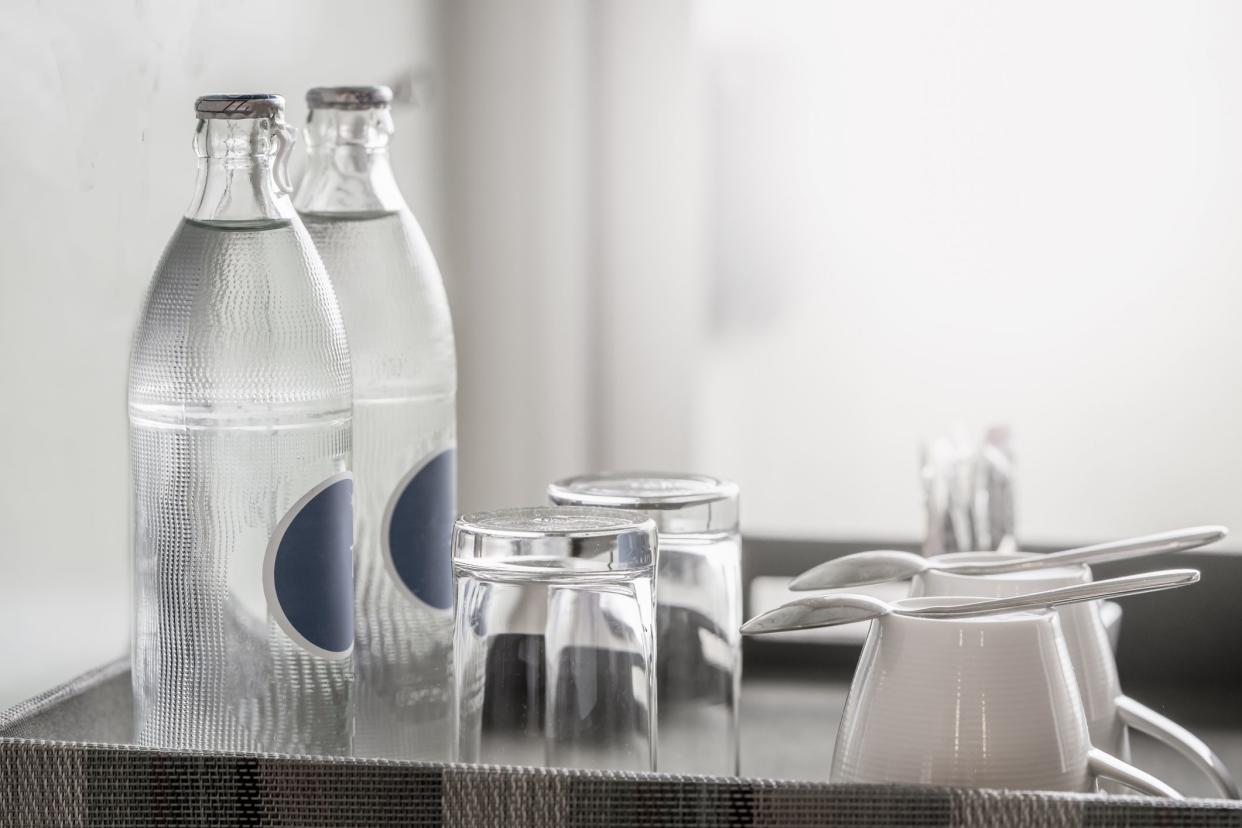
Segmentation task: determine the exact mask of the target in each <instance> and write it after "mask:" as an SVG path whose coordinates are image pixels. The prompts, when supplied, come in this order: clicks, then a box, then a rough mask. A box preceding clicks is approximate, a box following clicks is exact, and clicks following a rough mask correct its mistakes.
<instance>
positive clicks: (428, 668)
mask: <svg viewBox="0 0 1242 828" xmlns="http://www.w3.org/2000/svg"><path fill="white" fill-rule="evenodd" d="M389 98H390V93H389V92H388V91H387V90H386V89H384V88H383V87H357V88H352V87H343V88H325V89H316V90H312V91H311V93H310V94H308V96H307V100H308V103H309V105H310V107H311V109H310V120H309V122H308V125H307V130H306V136H307V143H308V147H309V155H308V165H307V172H306V175H305V177H304V178H303V179H302V181H301V183H300V184H299V187H298V193H297V196H296V198H295V204H296V206H297V208H298V210H299V212H300V214H301V216H302V220H303V221H304V222H305V224H306V227H307V230H308V231H309V232H310V235H311V237H312V238H313V239H314V242H315V246H316V247H317V248H318V250H319V253H320V255H321V256H322V257H323V261H324V264H325V266H326V267H327V270H328V273H329V275H330V277H331V279H332V282H333V285H334V286H335V288H336V293H337V297H338V299H339V301H340V305H341V312H342V314H343V316H344V319H345V327H346V330H347V331H348V333H349V341H350V349H351V355H352V358H353V371H354V378H353V379H354V442H353V446H354V475H355V486H356V490H355V532H356V535H355V538H356V539H355V546H354V552H355V560H356V571H355V581H356V589H357V614H356V620H355V630H356V635H357V648H356V650H355V656H354V657H355V659H356V671H357V678H358V683H357V687H356V689H355V695H356V700H357V735H356V740H355V752H356V753H357V755H360V756H369V757H387V758H397V759H423V760H445V759H447V758H448V757H449V755H450V752H451V721H450V715H451V711H450V696H449V694H450V692H451V689H452V677H451V672H450V671H451V667H452V654H451V649H450V648H451V644H452V610H451V607H450V602H451V597H452V584H451V570H450V563H449V557H450V551H449V543H450V539H451V535H450V533H451V530H452V524H453V520H454V518H455V517H456V459H455V453H454V449H455V444H456V411H455V404H456V371H457V367H456V357H455V351H454V343H453V330H452V323H451V319H450V316H449V306H448V301H447V298H446V296H445V291H444V285H443V282H442V281H441V278H440V271H439V269H438V268H437V266H436V261H435V258H434V256H433V255H432V251H431V248H430V247H429V246H428V244H427V240H426V238H425V237H424V235H423V232H422V229H421V228H420V227H419V225H418V222H417V221H416V220H415V218H414V216H413V215H412V214H411V213H410V210H409V209H408V208H407V206H406V204H405V201H404V200H403V199H402V197H401V193H400V191H399V190H398V188H397V184H396V181H395V179H394V177H393V173H392V169H391V167H390V165H389V158H388V142H389V137H390V135H391V133H392V119H391V117H390V114H389V109H388V99H389ZM437 458H438V460H439V462H438V463H437V464H436V465H435V466H434V467H433V468H432V471H433V472H434V473H435V474H436V477H435V479H434V480H429V479H427V476H426V475H424V474H423V470H424V469H426V468H428V464H429V463H431V461H432V460H434V459H437ZM420 475H422V479H421V480H418V481H416V478H418V477H419V476H420ZM411 485H415V486H421V488H420V489H419V490H418V491H417V492H416V491H414V490H411V493H410V495H409V496H410V497H416V498H421V502H418V503H412V504H410V505H409V507H408V509H409V510H413V511H412V514H413V515H414V516H413V517H412V518H411V519H410V520H409V521H408V522H409V523H411V524H413V525H412V526H407V525H404V524H401V525H399V524H398V523H395V522H394V520H393V514H394V508H395V504H396V503H397V502H398V498H399V497H401V496H402V494H403V492H404V490H405V489H406V488H407V487H410V486H411ZM428 487H439V488H441V489H442V490H443V491H441V492H439V493H438V494H437V493H436V492H428V491H427V488H428ZM400 514H404V512H402V513H400ZM394 533H395V536H394ZM412 535H417V536H418V537H417V538H416V537H412ZM410 571H416V572H418V573H419V574H418V575H417V576H415V577H413V578H411V577H409V575H408V573H409V572H410ZM403 573H406V575H405V577H404V578H403Z"/></svg>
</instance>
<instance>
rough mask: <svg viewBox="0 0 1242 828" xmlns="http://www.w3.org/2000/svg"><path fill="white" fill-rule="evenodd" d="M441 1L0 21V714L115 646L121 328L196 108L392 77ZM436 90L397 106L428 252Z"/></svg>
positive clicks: (221, 3)
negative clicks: (418, 103)
mask: <svg viewBox="0 0 1242 828" xmlns="http://www.w3.org/2000/svg"><path fill="white" fill-rule="evenodd" d="M435 24H436V14H435V9H434V8H433V7H432V5H431V4H430V3H428V2H402V0H382V1H381V2H372V3H368V4H367V5H366V6H365V7H353V8H347V7H346V6H344V5H342V4H340V3H337V2H331V0H310V1H309V2H307V1H306V0H303V2H297V3H294V2H287V1H286V2H276V0H250V1H249V2H241V1H240V0H211V1H210V2H208V1H207V0H198V1H197V2H178V3H156V2H144V1H143V0H137V1H136V2H134V1H133V0H124V1H123V0H92V2H70V1H69V0H54V2H27V1H26V0H16V2H9V3H7V4H6V5H5V8H4V13H3V15H0V74H3V76H4V77H5V95H4V101H3V103H2V104H0V106H2V107H3V110H4V118H3V122H4V128H3V130H0V158H2V159H3V165H4V172H3V174H2V180H3V183H0V353H3V359H0V389H3V390H2V392H0V393H2V394H3V396H2V397H0V400H2V402H3V405H2V406H0V433H3V435H4V441H5V460H6V463H5V474H4V475H3V476H2V477H0V614H2V615H0V617H2V618H3V620H4V623H3V624H0V654H2V655H3V658H4V662H5V665H6V666H5V669H4V670H2V671H0V706H3V705H5V704H7V703H9V702H12V701H15V700H17V699H18V698H21V697H23V696H26V695H28V694H30V693H33V692H35V691H38V690H42V689H44V688H46V687H49V686H51V685H52V684H54V683H56V682H59V681H62V680H64V679H67V678H69V677H71V676H72V675H74V674H75V673H77V672H80V671H81V670H84V669H86V668H88V667H91V666H94V665H97V664H99V663H102V662H103V661H105V660H107V659H109V658H113V657H116V656H119V655H121V654H123V653H124V652H125V648H126V646H127V643H128V627H129V611H128V589H129V553H128V533H129V483H128V473H129V472H128V454H127V444H126V440H127V437H126V434H127V431H126V419H125V376H126V368H127V366H126V359H127V355H128V351H129V336H130V332H131V329H132V326H133V323H134V321H135V319H136V317H137V313H138V309H139V307H140V305H141V303H142V298H143V294H144V291H145V289H146V286H147V282H148V280H149V279H150V276H151V272H152V270H153V269H154V267H155V263H156V260H157V258H158V257H159V254H160V251H161V249H162V248H163V246H164V244H165V242H166V241H167V240H168V237H169V235H170V234H171V233H172V231H173V229H174V228H175V226H176V223H177V221H178V220H179V217H180V215H181V213H182V211H183V210H184V208H185V205H186V204H187V203H188V201H189V198H190V195H191V188H192V186H193V183H194V170H195V159H194V153H193V150H192V149H191V147H190V139H191V137H192V135H193V131H194V116H193V109H192V106H193V102H194V98H195V97H196V96H197V95H200V94H203V93H207V92H240V91H262V92H267V91H272V92H279V93H282V94H284V95H285V96H286V98H287V99H288V104H289V113H290V122H291V123H293V124H295V125H298V124H300V123H301V122H302V121H303V120H304V119H305V114H306V110H305V107H304V105H303V102H302V95H303V93H304V92H305V90H306V89H307V88H309V87H311V86H315V85H319V84H332V83H374V82H388V81H390V80H392V79H396V78H399V77H401V76H402V75H403V74H404V73H406V72H408V71H410V70H417V69H418V68H419V67H420V66H421V65H422V64H424V63H425V62H427V61H433V60H434V58H435V49H436V47H437V45H438V39H436V38H435V37H434V34H435V28H434V27H435ZM436 111H437V110H436V102H435V100H432V101H430V102H429V103H428V106H426V107H424V108H421V109H417V110H409V109H398V110H397V112H396V118H397V122H398V129H399V130H400V139H399V140H398V142H397V143H396V144H395V146H394V153H395V155H396V156H397V157H396V159H395V163H396V167H397V174H398V177H399V178H400V179H401V184H402V187H403V189H404V191H405V193H406V196H407V198H408V199H409V200H410V201H411V203H412V206H413V208H414V210H415V211H416V212H417V213H418V214H419V215H420V216H422V217H423V218H424V224H425V226H426V228H427V231H428V234H429V236H430V237H431V242H432V244H433V246H434V245H436V244H437V242H438V239H439V236H440V234H441V233H442V226H441V224H440V222H439V221H438V217H439V215H440V210H439V206H438V199H439V196H438V187H439V177H438V176H439V172H438V170H439V167H438V165H437V164H435V163H434V159H435V158H436V157H437V154H438V150H437V146H436V142H437V141H438V135H439V132H438V127H437V125H436V123H435V120H436Z"/></svg>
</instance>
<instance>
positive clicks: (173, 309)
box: [130, 219, 350, 404]
mask: <svg viewBox="0 0 1242 828" xmlns="http://www.w3.org/2000/svg"><path fill="white" fill-rule="evenodd" d="M349 394H350V360H349V347H348V341H347V338H346V332H345V327H344V323H343V320H342V318H341V314H340V308H339V306H338V304H337V301H336V297H335V294H334V291H333V289H332V286H331V282H330V281H329V279H328V276H327V273H326V271H325V269H324V267H323V265H322V262H321V261H320V259H319V257H318V255H317V254H316V252H315V249H314V247H313V245H312V244H311V242H310V239H309V236H307V234H306V232H305V230H304V229H303V228H302V226H301V224H300V222H298V221H297V220H296V219H293V220H284V221H272V222H266V223H259V224H253V223H251V224H248V226H237V225H234V226H227V225H222V224H220V223H216V222H212V223H203V222H196V221H191V220H188V219H187V220H185V221H183V222H182V224H181V226H180V227H179V228H178V229H177V231H176V232H175V233H174V235H173V237H172V239H171V240H170V241H169V244H168V246H167V248H166V249H165V251H164V255H163V256H162V258H161V259H160V263H159V265H158V266H157V268H156V271H155V275H154V276H153V278H152V281H151V286H150V288H149V290H148V293H147V297H146V301H145V303H144V306H143V309H142V312H141V315H140V318H139V323H138V327H137V330H136V332H135V335H134V339H133V346H132V350H131V358H130V396H131V400H133V399H140V400H148V401H159V400H166V401H180V402H186V403H190V404H194V403H195V402H196V401H199V402H206V403H216V402H221V401H229V400H235V401H236V400H245V401H254V402H270V403H297V402H298V401H305V400H321V401H332V400H339V399H341V398H342V397H343V396H344V397H346V398H347V397H348V396H349Z"/></svg>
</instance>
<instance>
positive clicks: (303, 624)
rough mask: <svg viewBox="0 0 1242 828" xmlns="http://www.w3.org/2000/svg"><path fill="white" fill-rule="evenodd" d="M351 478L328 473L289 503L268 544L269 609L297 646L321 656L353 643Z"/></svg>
mask: <svg viewBox="0 0 1242 828" xmlns="http://www.w3.org/2000/svg"><path fill="white" fill-rule="evenodd" d="M353 543H354V479H353V475H351V474H350V473H349V472H342V473H341V474H338V475H335V476H333V477H330V478H328V479H327V480H325V481H324V482H322V483H320V484H319V485H318V486H316V487H315V488H313V489H311V490H310V491H309V492H307V493H306V494H305V495H303V496H302V497H301V499H299V500H298V502H297V503H295V504H293V508H291V509H290V510H289V512H288V513H287V514H286V515H285V516H284V518H283V519H281V521H280V523H279V524H277V526H276V531H275V532H273V533H272V539H271V540H270V541H269V542H268V545H267V557H266V559H265V561H264V584H263V586H264V591H265V592H266V593H267V606H268V611H269V612H271V613H272V617H273V618H275V619H276V623H277V624H279V625H280V628H281V629H282V630H284V631H285V633H287V634H288V636H289V637H290V638H292V639H293V640H294V641H295V642H297V644H298V645H299V646H301V647H302V648H303V649H305V650H307V651H308V652H310V653H313V654H314V655H317V656H321V657H323V658H344V657H345V656H348V655H349V653H350V651H351V650H353V647H354V559H353Z"/></svg>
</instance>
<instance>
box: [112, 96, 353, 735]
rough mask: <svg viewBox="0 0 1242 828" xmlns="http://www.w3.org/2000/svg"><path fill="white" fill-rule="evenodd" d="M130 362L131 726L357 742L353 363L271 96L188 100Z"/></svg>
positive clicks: (279, 105)
mask: <svg viewBox="0 0 1242 828" xmlns="http://www.w3.org/2000/svg"><path fill="white" fill-rule="evenodd" d="M195 109H196V113H197V115H198V126H197V129H196V131H195V135H194V148H195V150H196V152H197V154H198V180H197V184H196V185H195V192H194V198H193V200H192V202H191V204H190V208H189V210H188V212H187V213H186V215H185V218H184V219H183V220H182V222H181V225H180V226H179V227H178V228H177V230H176V232H175V233H174V234H173V237H172V239H171V240H170V241H169V243H168V246H167V248H166V249H165V251H164V255H163V258H162V259H161V260H160V263H159V265H158V267H157V268H156V271H155V276H154V279H153V280H152V283H151V287H150V290H149V292H148V294H147V298H146V304H145V306H144V307H143V310H142V314H141V319H140V321H139V325H138V330H137V333H136V335H135V337H134V342H133V351H132V354H131V361H130V375H129V425H130V453H131V462H132V475H133V566H134V608H135V617H134V629H133V635H134V639H133V683H134V699H135V718H136V731H137V732H136V734H135V735H136V738H137V740H138V741H139V742H141V743H143V744H148V745H156V746H160V747H174V748H191V749H209V750H227V751H279V752H288V753H317V754H343V753H348V752H349V751H350V750H351V748H352V744H351V742H352V732H353V711H352V684H353V664H352V660H351V652H352V650H353V642H354V638H353V615H352V603H353V598H352V588H353V582H352V574H353V573H352V567H353V563H352V556H351V549H350V545H351V540H352V534H351V533H352V529H351V524H352V512H351V509H352V505H351V504H352V494H353V483H352V480H351V475H350V470H349V469H350V416H351V415H350V404H351V391H350V364H349V350H348V347H347V345H346V338H345V327H344V324H343V323H342V321H341V315H340V310H339V308H338V307H337V302H336V297H335V295H334V293H333V289H332V285H331V282H330V281H329V279H328V275H327V273H326V271H325V270H324V267H323V265H322V263H321V262H320V259H319V256H318V255H317V254H316V252H315V248H314V245H313V244H312V242H311V240H310V237H309V236H308V235H307V234H306V231H305V229H304V228H303V226H302V223H301V221H300V220H299V219H298V217H297V213H296V212H295V211H294V209H293V205H292V203H291V202H290V199H289V197H288V188H287V185H286V183H285V182H286V180H287V179H286V178H285V176H284V163H285V159H286V157H287V154H288V150H289V147H290V144H291V140H292V139H291V136H290V133H289V131H288V129H287V128H286V126H285V122H284V101H283V99H282V98H280V97H279V96H277V95H211V96H207V97H203V98H200V99H198V101H197V103H196V105H195Z"/></svg>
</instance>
